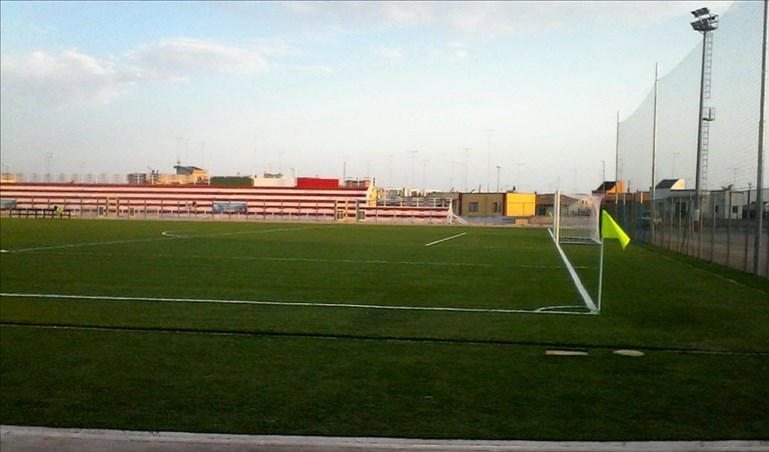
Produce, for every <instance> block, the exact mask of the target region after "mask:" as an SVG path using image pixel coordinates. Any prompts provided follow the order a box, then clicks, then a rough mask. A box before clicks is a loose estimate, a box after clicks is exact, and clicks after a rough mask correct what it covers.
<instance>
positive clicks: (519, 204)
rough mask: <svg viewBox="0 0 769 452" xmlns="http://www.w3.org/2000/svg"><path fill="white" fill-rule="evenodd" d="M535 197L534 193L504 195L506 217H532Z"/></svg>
mask: <svg viewBox="0 0 769 452" xmlns="http://www.w3.org/2000/svg"><path fill="white" fill-rule="evenodd" d="M536 198H537V195H535V194H534V193H505V216H506V217H532V216H534V211H535V206H536V204H537V202H536Z"/></svg>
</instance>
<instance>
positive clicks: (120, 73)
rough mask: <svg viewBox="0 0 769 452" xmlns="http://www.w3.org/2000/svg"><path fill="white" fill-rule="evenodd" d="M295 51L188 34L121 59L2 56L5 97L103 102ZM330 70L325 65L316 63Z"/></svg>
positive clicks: (243, 69)
mask: <svg viewBox="0 0 769 452" xmlns="http://www.w3.org/2000/svg"><path fill="white" fill-rule="evenodd" d="M293 53H296V51H295V50H294V49H292V48H290V47H286V46H282V45H279V44H276V43H272V44H270V43H264V44H261V45H259V46H242V45H231V44H224V43H218V42H213V41H207V40H200V39H191V38H175V39H166V40H161V41H159V42H157V43H154V44H150V45H143V46H140V47H139V49H138V50H135V51H133V52H130V53H128V54H126V55H124V56H123V57H121V58H116V59H99V58H96V57H94V56H90V55H86V54H84V53H81V52H79V51H77V50H67V51H64V52H61V53H60V54H58V55H52V54H49V53H45V52H34V53H31V54H29V55H28V56H25V57H18V56H13V55H9V56H5V55H4V56H3V59H2V78H3V84H2V86H3V95H4V98H5V99H4V100H11V101H17V100H18V101H20V102H23V101H24V100H25V99H26V100H33V101H34V102H35V104H37V105H43V106H61V105H65V104H69V103H75V104H90V105H94V104H104V103H108V102H110V101H111V100H113V99H115V98H116V97H117V96H118V95H119V94H120V92H121V90H123V89H125V88H126V87H128V86H130V85H132V84H135V83H137V82H140V81H160V82H174V81H183V80H188V79H190V78H191V77H192V76H194V75H200V74H212V73H213V74H217V73H224V74H240V75H252V74H261V73H264V72H266V71H268V70H269V69H270V68H271V67H272V65H271V63H270V62H269V61H268V59H267V57H268V56H273V55H288V54H293ZM312 70H314V71H316V72H322V73H328V72H330V71H331V70H330V69H329V68H327V67H320V66H318V67H314V68H312Z"/></svg>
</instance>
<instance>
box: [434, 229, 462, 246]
mask: <svg viewBox="0 0 769 452" xmlns="http://www.w3.org/2000/svg"><path fill="white" fill-rule="evenodd" d="M463 235H467V232H462V233H461V234H457V235H452V236H451V237H446V238H445V239H440V240H436V241H434V242H430V243H425V246H433V245H437V244H439V243H441V242H446V241H448V240H452V239H456V238H458V237H462V236H463Z"/></svg>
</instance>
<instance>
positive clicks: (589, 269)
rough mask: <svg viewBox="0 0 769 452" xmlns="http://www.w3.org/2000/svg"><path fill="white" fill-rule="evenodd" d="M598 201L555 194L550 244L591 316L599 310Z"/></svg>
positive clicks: (600, 247) (600, 243) (600, 250)
mask: <svg viewBox="0 0 769 452" xmlns="http://www.w3.org/2000/svg"><path fill="white" fill-rule="evenodd" d="M601 200H602V197H601V196H595V195H589V194H575V193H567V194H564V193H561V192H560V191H557V192H556V194H555V199H554V203H553V204H554V209H553V229H552V231H551V235H552V236H553V242H554V243H555V246H556V248H557V249H558V252H559V253H560V254H561V258H562V260H563V262H564V264H565V265H566V268H567V269H568V270H569V274H570V275H571V278H572V280H573V282H574V285H575V287H576V288H577V290H578V291H579V293H580V296H581V297H582V300H583V302H584V303H585V307H586V308H587V309H588V310H590V312H592V313H598V312H600V310H601V289H602V285H603V240H601V225H600V221H601Z"/></svg>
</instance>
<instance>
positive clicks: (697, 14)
mask: <svg viewBox="0 0 769 452" xmlns="http://www.w3.org/2000/svg"><path fill="white" fill-rule="evenodd" d="M707 14H710V10H709V9H708V8H707V7H703V8H699V9H695V10H694V11H692V15H693V16H694V17H700V16H705V15H707Z"/></svg>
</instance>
